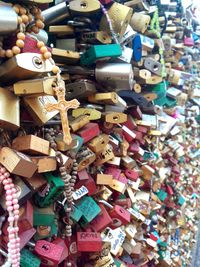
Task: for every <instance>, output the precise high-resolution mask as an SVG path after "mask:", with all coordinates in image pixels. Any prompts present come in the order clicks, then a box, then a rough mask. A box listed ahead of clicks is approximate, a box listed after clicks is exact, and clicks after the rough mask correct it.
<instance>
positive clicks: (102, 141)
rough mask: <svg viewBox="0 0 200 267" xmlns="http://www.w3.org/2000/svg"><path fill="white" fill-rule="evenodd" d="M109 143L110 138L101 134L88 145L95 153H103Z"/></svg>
mask: <svg viewBox="0 0 200 267" xmlns="http://www.w3.org/2000/svg"><path fill="white" fill-rule="evenodd" d="M108 142H109V136H108V135H107V134H101V135H99V136H97V137H95V138H94V139H92V140H91V141H90V142H89V143H88V144H87V145H88V147H89V148H90V149H91V150H92V151H93V152H95V153H99V152H100V151H102V150H103V149H104V148H105V146H107V144H108Z"/></svg>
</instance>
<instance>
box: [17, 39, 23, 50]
mask: <svg viewBox="0 0 200 267" xmlns="http://www.w3.org/2000/svg"><path fill="white" fill-rule="evenodd" d="M16 46H18V47H19V48H23V47H24V41H23V40H20V39H19V40H17V41H16Z"/></svg>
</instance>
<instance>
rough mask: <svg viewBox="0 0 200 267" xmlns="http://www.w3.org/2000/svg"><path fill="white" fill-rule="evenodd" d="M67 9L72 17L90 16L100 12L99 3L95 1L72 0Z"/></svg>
mask: <svg viewBox="0 0 200 267" xmlns="http://www.w3.org/2000/svg"><path fill="white" fill-rule="evenodd" d="M69 9H70V11H71V13H72V14H74V15H78V16H81V15H82V16H90V15H94V14H96V13H97V12H98V11H100V3H99V1H97V0H94V1H89V0H74V1H70V3H69Z"/></svg>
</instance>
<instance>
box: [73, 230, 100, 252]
mask: <svg viewBox="0 0 200 267" xmlns="http://www.w3.org/2000/svg"><path fill="white" fill-rule="evenodd" d="M77 248H78V251H80V252H92V251H101V249H102V240H101V234H100V233H97V232H77Z"/></svg>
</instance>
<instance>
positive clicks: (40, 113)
mask: <svg viewBox="0 0 200 267" xmlns="http://www.w3.org/2000/svg"><path fill="white" fill-rule="evenodd" d="M23 100H24V104H25V106H26V108H27V109H28V111H29V113H30V115H31V116H32V118H33V119H34V121H35V122H36V124H37V125H39V126H41V125H43V124H45V123H46V122H48V121H49V120H50V119H51V118H53V117H54V116H55V115H57V114H58V113H59V111H51V112H47V111H46V108H45V105H46V104H48V103H53V104H57V101H56V99H55V98H54V97H53V96H37V97H32V98H30V97H24V98H23Z"/></svg>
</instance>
